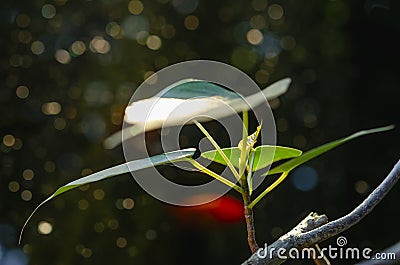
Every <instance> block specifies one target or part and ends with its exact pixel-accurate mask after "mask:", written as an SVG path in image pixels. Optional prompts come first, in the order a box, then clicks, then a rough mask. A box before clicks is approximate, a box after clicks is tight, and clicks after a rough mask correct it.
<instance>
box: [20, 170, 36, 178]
mask: <svg viewBox="0 0 400 265" xmlns="http://www.w3.org/2000/svg"><path fill="white" fill-rule="evenodd" d="M34 176H35V172H33V170H32V169H29V168H27V169H25V170H24V171H23V172H22V177H23V178H24V179H25V180H32V179H33V177H34Z"/></svg>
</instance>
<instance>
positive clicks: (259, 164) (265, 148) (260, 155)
mask: <svg viewBox="0 0 400 265" xmlns="http://www.w3.org/2000/svg"><path fill="white" fill-rule="evenodd" d="M221 150H222V152H224V154H225V155H226V157H227V158H228V159H229V160H230V161H231V162H232V164H233V166H235V167H237V168H238V167H239V157H240V150H239V148H238V147H228V148H222V149H221ZM301 154H302V152H301V151H300V150H297V149H294V148H290V147H284V146H271V145H261V146H258V147H256V148H255V150H254V163H253V171H257V170H260V169H263V168H265V167H267V166H268V165H270V164H272V163H274V162H277V161H280V160H282V159H288V158H292V157H297V156H300V155H301ZM201 156H202V157H204V158H206V159H208V160H211V161H214V162H217V163H219V164H222V165H226V163H225V160H224V159H223V158H222V157H221V156H220V154H219V153H218V152H217V151H216V150H211V151H207V152H204V153H202V154H201Z"/></svg>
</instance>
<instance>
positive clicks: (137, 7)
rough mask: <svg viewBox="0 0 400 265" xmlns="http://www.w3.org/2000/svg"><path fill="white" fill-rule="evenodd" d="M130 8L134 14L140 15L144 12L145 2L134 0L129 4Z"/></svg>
mask: <svg viewBox="0 0 400 265" xmlns="http://www.w3.org/2000/svg"><path fill="white" fill-rule="evenodd" d="M128 10H129V12H131V13H132V14H134V15H139V14H140V13H142V12H143V3H142V2H140V1H138V0H132V1H130V2H129V4H128Z"/></svg>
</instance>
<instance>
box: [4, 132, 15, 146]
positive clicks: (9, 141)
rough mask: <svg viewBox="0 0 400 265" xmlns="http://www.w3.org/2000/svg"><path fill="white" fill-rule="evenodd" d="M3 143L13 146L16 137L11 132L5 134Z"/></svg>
mask: <svg viewBox="0 0 400 265" xmlns="http://www.w3.org/2000/svg"><path fill="white" fill-rule="evenodd" d="M3 144H4V145H5V146H8V147H12V146H13V145H14V144H15V137H14V136H13V135H11V134H6V135H4V136H3Z"/></svg>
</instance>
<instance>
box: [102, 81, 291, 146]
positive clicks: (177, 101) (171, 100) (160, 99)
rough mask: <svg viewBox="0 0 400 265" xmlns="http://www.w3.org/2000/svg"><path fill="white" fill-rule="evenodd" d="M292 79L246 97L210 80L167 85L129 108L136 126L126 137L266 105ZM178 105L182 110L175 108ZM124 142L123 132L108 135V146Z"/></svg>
mask: <svg viewBox="0 0 400 265" xmlns="http://www.w3.org/2000/svg"><path fill="white" fill-rule="evenodd" d="M290 82H291V80H290V78H285V79H282V80H279V81H277V82H275V83H273V84H272V85H270V86H268V87H267V88H265V89H264V90H262V91H260V92H258V93H255V94H253V95H250V96H248V97H242V95H239V94H237V93H235V92H232V91H230V90H228V89H226V88H225V87H223V86H220V85H218V84H214V83H211V82H208V81H204V80H196V79H185V80H181V81H179V82H177V83H174V84H172V85H170V86H168V87H166V88H165V89H163V90H162V91H161V92H159V93H158V94H157V95H155V96H154V97H151V98H147V99H143V100H139V101H135V102H133V103H132V104H131V105H129V106H128V107H127V108H126V110H125V122H126V123H129V124H132V126H130V127H128V128H125V129H124V134H126V136H125V139H128V138H131V137H134V136H136V135H138V134H140V133H143V132H145V131H150V130H155V129H158V128H161V127H162V126H163V127H170V126H178V125H181V124H185V123H187V121H190V120H192V119H197V120H198V121H207V120H208V119H207V118H205V117H204V116H209V117H213V118H214V119H219V118H224V117H227V116H230V115H233V113H232V111H236V112H243V111H247V110H249V109H251V108H254V107H256V106H258V105H260V104H262V103H263V102H265V100H266V99H267V100H271V99H274V98H276V97H278V96H280V95H282V94H283V93H285V92H286V91H287V88H288V87H289V84H290ZM227 106H230V107H231V109H229V108H227ZM177 107H179V111H174V110H175V109H176V108H177ZM205 114H206V115H205ZM200 116H203V117H202V119H199V117H200ZM167 118H168V119H167ZM121 141H122V131H119V132H117V133H115V134H113V135H111V136H110V137H108V138H107V139H106V140H105V141H104V146H105V147H106V148H109V149H111V148H114V147H116V146H117V145H118V144H120V143H121Z"/></svg>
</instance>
